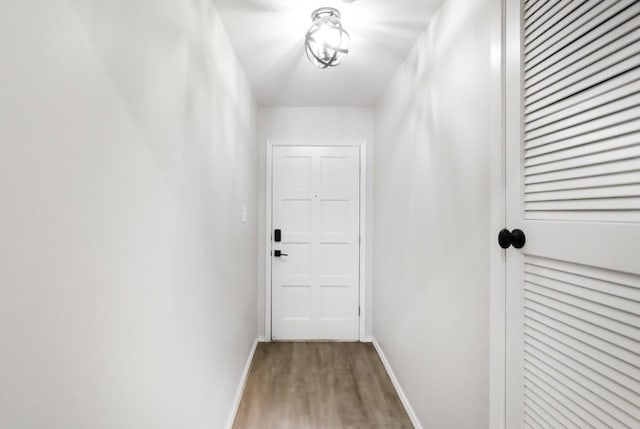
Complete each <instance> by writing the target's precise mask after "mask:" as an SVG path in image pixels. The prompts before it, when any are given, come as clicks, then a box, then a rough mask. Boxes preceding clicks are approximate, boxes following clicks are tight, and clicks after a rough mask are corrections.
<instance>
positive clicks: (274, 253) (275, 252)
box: [273, 250, 289, 258]
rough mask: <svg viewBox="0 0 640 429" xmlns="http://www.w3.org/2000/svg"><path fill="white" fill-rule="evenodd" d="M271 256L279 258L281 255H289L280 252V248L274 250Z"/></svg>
mask: <svg viewBox="0 0 640 429" xmlns="http://www.w3.org/2000/svg"><path fill="white" fill-rule="evenodd" d="M273 256H275V257H276V258H279V257H281V256H289V255H287V254H286V253H282V250H274V251H273Z"/></svg>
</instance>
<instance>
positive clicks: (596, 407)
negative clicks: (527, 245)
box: [524, 256, 640, 428]
mask: <svg viewBox="0 0 640 429" xmlns="http://www.w3.org/2000/svg"><path fill="white" fill-rule="evenodd" d="M524 272H525V295H524V299H525V305H524V318H525V319H524V320H525V321H524V325H525V328H524V338H525V364H524V370H525V375H527V377H528V379H529V380H531V383H533V382H535V383H536V387H537V389H538V390H536V389H534V388H533V387H532V386H531V385H527V381H526V380H525V392H527V391H528V390H530V391H531V393H530V394H529V396H526V397H525V403H526V402H527V401H528V400H533V399H535V398H536V397H535V396H534V393H535V394H537V395H538V396H541V397H544V398H545V399H546V400H547V402H540V400H537V401H536V402H535V405H536V406H537V407H538V408H540V409H539V410H538V411H539V412H542V410H541V409H542V408H543V407H544V406H545V404H546V405H547V406H548V409H545V411H546V412H547V413H549V415H551V416H553V415H554V414H553V412H554V411H556V412H559V413H562V416H564V417H565V418H569V419H570V421H571V422H572V423H576V422H578V421H581V422H583V423H582V426H581V427H588V426H586V425H585V423H584V422H590V423H589V424H590V425H593V427H613V428H617V427H620V428H627V427H635V426H634V425H635V424H640V341H639V340H640V276H636V275H632V274H629V273H620V272H616V271H610V270H605V269H600V268H596V267H589V266H582V265H578V264H573V263H569V262H565V261H557V260H552V259H547V258H543V257H539V256H527V257H526V258H525V270H524ZM527 389H528V390H527ZM558 402H559V403H562V404H563V406H564V407H566V410H565V409H563V408H560V407H559V406H558V405H557V403H558ZM552 405H554V407H551V406H552ZM556 418H557V421H556V423H557V422H560V421H562V418H561V417H559V416H556ZM594 421H599V422H601V423H602V424H603V425H606V426H602V425H600V426H599V425H597V424H594V423H593V422H594Z"/></svg>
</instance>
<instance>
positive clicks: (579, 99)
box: [505, 0, 640, 429]
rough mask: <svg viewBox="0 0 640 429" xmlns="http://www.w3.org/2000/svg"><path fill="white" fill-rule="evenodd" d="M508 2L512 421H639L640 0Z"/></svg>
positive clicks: (619, 424)
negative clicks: (515, 239) (518, 233)
mask: <svg viewBox="0 0 640 429" xmlns="http://www.w3.org/2000/svg"><path fill="white" fill-rule="evenodd" d="M506 6H507V8H506V51H505V52H506V66H507V69H506V103H507V104H506V109H505V111H506V147H507V156H506V162H507V166H506V171H507V227H508V228H509V229H514V228H519V229H521V230H523V231H524V233H525V234H526V244H525V246H524V247H523V248H522V249H514V248H513V247H511V248H509V249H507V250H506V261H507V290H506V293H507V299H506V308H507V318H506V321H507V372H506V375H507V397H506V399H507V406H506V411H507V415H506V428H508V429H518V428H523V427H526V428H575V429H583V428H640V68H639V67H640V2H638V1H637V0H620V1H618V0H616V1H613V0H611V1H609V0H605V1H589V0H587V1H564V0H552V1H545V0H527V1H522V0H506Z"/></svg>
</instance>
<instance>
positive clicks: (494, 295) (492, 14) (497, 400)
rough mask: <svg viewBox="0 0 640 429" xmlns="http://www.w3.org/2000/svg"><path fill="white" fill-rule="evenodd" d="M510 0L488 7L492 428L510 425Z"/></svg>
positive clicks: (501, 0) (490, 421) (495, 0)
mask: <svg viewBox="0 0 640 429" xmlns="http://www.w3.org/2000/svg"><path fill="white" fill-rule="evenodd" d="M506 1H508V0H493V1H492V2H491V7H490V8H489V10H488V18H489V27H490V29H491V33H490V46H491V48H490V49H491V50H490V55H491V57H490V61H491V81H490V87H489V95H490V98H489V104H490V106H491V108H490V118H489V123H490V124H491V129H490V133H491V145H490V147H489V151H490V154H489V160H490V169H491V177H490V180H491V188H490V199H491V202H490V225H489V240H490V246H491V247H490V249H491V252H490V255H489V263H490V271H489V273H490V274H489V275H490V287H489V428H490V429H505V428H506V399H507V397H506V329H507V326H506V311H507V308H506V254H505V252H504V251H503V250H502V249H500V247H499V246H498V242H497V240H498V231H500V229H502V228H504V227H505V226H506V208H507V206H506V204H507V200H506V126H507V122H506V106H505V103H506V99H505V96H506V87H505V73H506V54H507V53H506V39H505V38H506V32H505V25H506Z"/></svg>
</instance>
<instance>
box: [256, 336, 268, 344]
mask: <svg viewBox="0 0 640 429" xmlns="http://www.w3.org/2000/svg"><path fill="white" fill-rule="evenodd" d="M258 342H259V343H268V342H269V341H268V340H267V337H265V336H264V335H259V336H258Z"/></svg>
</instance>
